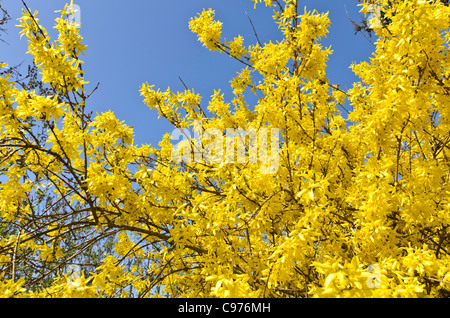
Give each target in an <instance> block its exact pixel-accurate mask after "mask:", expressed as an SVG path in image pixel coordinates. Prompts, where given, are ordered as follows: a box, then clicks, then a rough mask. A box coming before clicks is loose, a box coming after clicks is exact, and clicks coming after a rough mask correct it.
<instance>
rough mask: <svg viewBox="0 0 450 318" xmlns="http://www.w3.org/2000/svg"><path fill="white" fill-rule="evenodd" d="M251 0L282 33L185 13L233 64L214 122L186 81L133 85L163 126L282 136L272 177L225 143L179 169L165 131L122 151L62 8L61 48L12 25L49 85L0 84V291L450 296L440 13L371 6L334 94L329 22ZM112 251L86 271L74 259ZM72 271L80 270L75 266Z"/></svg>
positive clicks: (192, 142) (395, 4)
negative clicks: (378, 15)
mask: <svg viewBox="0 0 450 318" xmlns="http://www.w3.org/2000/svg"><path fill="white" fill-rule="evenodd" d="M253 1H254V2H255V7H257V6H258V3H260V2H263V5H266V6H271V7H273V10H274V16H273V19H274V21H275V23H277V24H278V26H279V28H280V30H281V32H282V34H283V37H284V39H283V40H282V41H279V42H275V43H273V42H269V43H264V44H261V43H257V44H255V45H249V46H245V45H244V39H243V37H241V36H237V37H234V39H233V40H231V41H228V40H226V39H224V38H223V35H222V23H221V22H219V21H217V20H215V13H214V11H213V10H204V11H203V12H202V13H200V14H199V15H198V16H196V17H194V18H192V19H191V21H190V22H189V27H190V29H191V30H192V31H193V32H194V33H196V34H197V35H198V39H199V40H200V41H201V42H202V44H203V45H204V46H205V47H206V48H208V49H209V50H211V51H218V52H221V53H225V54H228V55H229V56H230V57H232V58H234V59H236V60H238V61H240V62H241V63H242V65H243V68H242V70H241V71H240V72H239V73H238V74H237V75H236V77H235V78H234V79H232V80H231V86H232V88H233V95H234V99H233V100H232V101H231V103H228V102H226V101H225V100H224V97H223V94H221V92H220V90H218V91H215V93H214V95H213V96H212V97H211V99H210V101H209V102H208V103H207V111H208V112H209V113H208V114H207V113H205V110H206V109H205V108H204V107H202V104H201V98H200V96H199V95H197V94H196V93H194V91H193V90H188V89H186V90H185V91H184V92H173V91H171V90H170V89H168V90H166V91H161V90H159V89H155V88H154V86H153V85H149V84H147V83H145V84H143V85H142V88H141V94H142V96H143V99H144V102H145V104H146V105H148V106H149V107H150V108H151V109H156V110H157V111H158V113H159V115H160V116H162V117H165V118H166V119H167V120H169V121H170V123H171V124H173V125H174V128H179V129H184V128H188V129H192V128H195V129H197V131H198V132H200V133H202V132H205V131H206V130H209V131H211V129H216V130H218V131H219V135H220V134H221V132H223V131H225V130H226V129H237V128H241V129H243V130H245V131H250V130H252V129H253V130H255V131H260V130H261V129H262V128H265V129H268V131H270V129H278V130H279V139H278V143H277V146H278V148H276V151H275V149H274V148H273V147H272V150H271V156H272V157H274V156H278V162H277V163H278V165H277V166H276V169H274V170H272V171H271V173H268V172H267V170H264V169H261V167H262V166H263V163H262V162H261V161H262V160H259V161H258V160H256V161H255V160H254V161H252V162H250V160H248V162H239V161H238V162H233V160H231V162H225V161H224V160H222V161H221V160H220V159H223V157H222V156H224V154H223V153H221V152H220V151H219V152H217V151H216V152H215V156H214V157H213V156H212V155H211V157H208V155H207V154H205V156H204V157H201V156H200V158H198V157H199V156H197V158H194V157H195V156H196V154H194V155H193V156H192V157H190V155H192V152H188V153H187V157H185V158H184V160H178V161H175V160H173V158H172V153H173V149H174V146H173V144H172V143H171V139H170V135H169V134H167V135H166V136H165V137H164V139H163V140H162V141H161V143H160V144H159V147H157V148H153V147H150V146H148V145H135V144H134V139H133V130H132V128H130V127H128V126H127V125H126V124H124V123H123V122H121V121H120V120H119V119H117V118H116V117H115V115H114V114H113V113H112V112H106V113H103V114H100V115H97V116H95V117H94V116H93V115H92V114H91V113H89V112H88V103H87V100H88V98H89V96H90V93H89V94H88V93H86V91H85V89H84V88H85V84H86V83H87V82H86V81H85V75H84V72H83V71H82V68H81V65H82V61H81V60H80V56H81V55H83V54H84V51H85V50H86V47H85V46H84V45H83V44H82V37H81V35H80V34H79V29H77V28H76V26H75V25H73V24H71V23H68V22H67V16H68V15H70V14H71V13H72V12H71V6H66V7H65V9H64V10H63V11H61V18H58V19H57V20H56V26H55V28H56V29H57V30H58V32H59V36H58V39H56V40H54V41H53V40H52V39H51V38H50V37H49V36H48V33H47V31H46V30H45V29H44V28H43V27H42V26H41V25H40V24H39V20H38V18H37V14H36V13H31V11H30V10H28V8H27V10H24V11H23V17H22V18H21V19H20V25H19V27H20V29H21V32H20V33H21V34H22V35H25V36H26V38H27V39H28V45H29V50H28V53H30V54H32V55H33V56H34V60H35V63H36V64H37V66H38V67H39V69H40V72H41V80H42V82H43V83H45V84H46V85H48V86H49V88H50V89H51V92H53V93H52V94H51V95H48V96H40V95H39V94H37V93H36V92H35V91H27V90H25V89H23V88H21V87H20V86H19V85H17V83H15V82H12V81H11V80H10V76H9V75H4V76H3V77H0V92H1V94H0V113H1V114H0V123H1V132H0V134H1V136H0V169H1V172H2V174H3V175H2V177H1V184H0V225H1V227H0V234H1V236H0V268H1V271H2V272H1V274H0V296H4V297H167V296H169V297H448V295H449V293H450V254H449V253H450V246H449V242H450V232H449V221H450V183H449V178H450V161H449V156H450V151H449V150H450V107H449V105H450V78H449V77H450V58H449V53H450V52H449V42H450V35H449V27H450V8H449V7H448V6H446V5H444V4H443V3H441V1H425V0H405V1H387V0H377V1H370V2H369V1H364V3H363V4H362V12H365V13H367V11H368V9H369V6H370V5H374V4H376V5H378V6H379V8H380V10H381V12H382V16H383V19H384V20H383V23H382V24H381V26H380V27H379V28H376V29H375V30H374V31H375V33H376V35H377V41H376V42H375V46H376V47H375V52H374V55H373V56H372V57H371V58H370V59H369V60H368V61H367V62H363V63H360V64H355V65H352V69H353V71H354V72H355V74H357V75H358V76H359V78H360V79H361V81H360V82H357V83H355V84H354V85H353V87H352V88H350V89H349V90H347V91H343V90H341V89H339V86H338V85H332V84H330V83H329V81H328V79H327V75H326V66H327V63H328V58H329V56H330V54H332V51H331V49H330V48H325V47H323V46H322V45H321V44H320V43H321V42H320V41H321V39H322V38H323V37H326V35H327V32H328V27H329V25H330V20H329V18H328V15H327V14H321V13H318V12H316V11H308V10H307V9H306V8H305V10H304V11H303V10H300V8H299V2H298V1H296V0H283V1H270V0H268V1H267V0H265V1H261V0H260V1H258V0H253ZM1 66H2V67H3V68H5V67H7V65H6V64H5V63H2V64H1ZM256 78H258V80H256ZM259 79H261V80H259ZM248 90H250V91H252V92H254V93H256V94H257V95H259V96H261V97H260V98H259V100H258V102H257V103H256V104H255V105H249V104H248V103H247V102H246V100H245V98H244V93H245V92H246V91H248ZM344 103H345V104H346V105H347V106H348V107H351V110H350V111H349V113H348V114H341V111H340V110H341V109H342V108H341V107H340V105H343V104H344ZM199 121H200V122H201V125H198V122H199ZM216 137H217V135H216ZM261 138H262V137H261V135H260V139H258V140H259V144H261V143H262V141H261V140H262V139H261ZM273 138H274V136H272V137H271V140H272V141H273V140H274V139H273ZM184 146H185V147H187V148H189V149H191V150H194V148H195V149H197V148H202V149H203V148H208V144H207V143H206V141H203V142H202V141H201V140H200V141H199V140H198V139H195V138H190V139H187V140H185V142H184ZM244 146H245V147H246V148H245V149H250V148H251V146H252V144H250V141H244ZM233 150H234V148H233ZM211 154H212V152H211ZM228 159H229V158H228ZM260 159H261V158H260ZM272 163H273V162H272ZM45 198H46V199H45ZM105 242H109V244H110V245H108V246H110V247H111V248H109V249H108V250H107V251H106V252H105V251H103V252H104V253H102V254H101V255H96V257H97V258H98V262H97V263H96V265H95V266H93V265H92V264H91V266H90V267H89V266H87V265H83V264H80V260H81V257H82V256H83V255H84V254H85V253H87V251H90V252H92V250H91V249H90V248H91V247H92V246H94V245H96V244H97V245H98V244H105ZM105 246H106V245H105ZM92 253H93V252H92ZM74 264H78V265H79V266H81V267H80V268H81V274H78V275H69V274H68V272H67V269H68V267H69V265H74Z"/></svg>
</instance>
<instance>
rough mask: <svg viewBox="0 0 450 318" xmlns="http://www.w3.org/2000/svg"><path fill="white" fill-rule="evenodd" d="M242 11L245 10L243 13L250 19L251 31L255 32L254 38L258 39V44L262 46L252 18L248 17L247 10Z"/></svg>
mask: <svg viewBox="0 0 450 318" xmlns="http://www.w3.org/2000/svg"><path fill="white" fill-rule="evenodd" d="M244 12H245V15H246V16H247V18H248V21H250V24H251V25H252V29H253V32H254V33H255V36H256V40H257V41H258V44H259V46H262V44H261V42H260V41H259V37H258V33H256V29H255V26H254V25H253V22H252V19H250V17H249V15H248V13H247V11H244Z"/></svg>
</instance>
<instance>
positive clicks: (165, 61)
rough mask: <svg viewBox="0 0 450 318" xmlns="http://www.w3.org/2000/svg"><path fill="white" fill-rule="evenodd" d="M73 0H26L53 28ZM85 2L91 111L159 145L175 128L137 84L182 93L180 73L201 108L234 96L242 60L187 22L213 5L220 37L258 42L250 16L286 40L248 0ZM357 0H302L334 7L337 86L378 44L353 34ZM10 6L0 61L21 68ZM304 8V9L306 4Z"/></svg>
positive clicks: (15, 9)
mask: <svg viewBox="0 0 450 318" xmlns="http://www.w3.org/2000/svg"><path fill="white" fill-rule="evenodd" d="M67 2H70V0H26V3H27V5H28V6H29V7H30V9H31V10H32V11H34V10H38V11H39V13H38V18H39V19H40V23H41V24H42V25H43V26H44V27H45V28H46V29H47V31H48V32H50V34H51V35H52V34H55V30H54V29H53V25H54V19H55V18H56V17H58V16H59V13H55V11H56V10H61V9H62V8H63V7H64V5H65V3H67ZM74 3H75V4H77V5H79V7H80V8H81V22H82V26H81V34H82V35H83V37H84V41H83V43H84V44H86V45H87V47H88V49H87V51H86V56H85V57H84V59H83V58H82V59H83V60H84V62H85V64H84V65H83V69H84V71H85V72H86V74H85V78H86V79H87V80H88V81H90V84H89V86H88V89H87V91H90V90H91V89H93V88H94V87H95V85H96V84H97V83H98V82H100V86H99V89H98V90H97V92H96V93H94V95H92V97H91V98H90V100H89V102H88V107H89V111H93V112H94V113H96V112H98V113H101V112H104V111H107V110H109V109H111V110H112V111H113V112H114V113H115V114H116V116H117V117H118V118H119V119H120V120H124V121H125V123H126V124H128V125H129V126H133V127H134V130H135V135H136V138H135V142H136V143H137V144H141V143H150V144H152V145H156V144H157V143H158V141H159V140H161V138H162V136H163V135H164V133H165V132H171V131H172V129H173V128H172V127H171V126H170V125H169V124H168V123H167V122H166V121H165V119H163V118H161V119H158V118H157V117H158V115H157V112H156V111H153V110H150V109H149V108H147V106H145V104H144V103H143V102H142V100H143V99H142V96H140V94H139V88H140V86H141V85H142V83H144V82H148V83H149V84H151V85H155V86H156V87H159V88H161V89H162V90H165V89H166V88H167V87H168V86H170V88H171V89H172V90H174V91H177V90H178V91H182V90H183V89H184V88H183V84H182V83H181V82H180V80H179V79H178V77H179V76H180V77H181V78H182V79H183V81H184V82H185V83H186V85H187V86H188V87H189V88H192V89H194V91H195V92H196V93H198V94H200V95H201V96H202V104H203V105H205V106H204V107H203V108H204V109H206V105H207V103H208V101H209V98H210V96H211V95H212V93H213V90H214V89H216V90H217V89H219V88H220V89H221V90H222V92H224V93H225V99H228V100H231V99H232V96H231V89H230V85H229V81H230V80H231V78H232V77H233V76H234V75H235V74H236V72H237V71H238V70H239V69H240V68H241V65H240V64H239V63H238V62H236V61H234V60H232V59H231V58H230V57H228V56H227V55H225V54H220V53H218V52H215V53H213V52H210V51H208V50H207V49H206V48H205V47H202V45H201V43H200V42H198V41H197V38H196V36H195V35H194V34H193V33H192V32H191V31H190V30H189V28H188V22H189V20H190V19H191V18H192V17H194V16H195V15H196V14H197V13H200V12H201V11H202V10H203V8H206V9H208V8H212V9H214V10H215V11H216V19H218V20H220V21H221V22H223V29H222V35H223V37H225V38H227V39H230V40H231V39H232V38H233V37H235V36H237V35H239V34H240V35H242V36H243V37H244V40H245V44H246V45H248V44H254V43H256V38H255V36H254V33H253V30H252V27H251V25H250V23H249V21H248V18H247V15H246V12H247V14H248V15H249V16H250V18H251V19H252V21H253V24H254V26H255V28H256V30H257V32H258V36H259V38H260V40H261V42H263V43H264V42H269V41H270V40H272V41H275V40H278V39H281V33H280V31H279V30H278V29H277V26H276V25H275V23H274V22H273V20H272V18H271V16H272V9H269V8H266V7H264V6H263V5H259V6H257V8H256V10H255V9H254V7H253V4H254V3H253V1H251V0H172V1H156V0H150V1H144V0H132V1H117V0H110V1H106V0H74ZM357 3H358V2H357V1H356V0H299V4H300V7H301V8H303V7H304V6H306V8H307V9H308V10H312V9H316V10H317V11H319V12H327V11H329V18H330V20H331V27H330V33H329V35H328V38H327V39H325V40H324V41H322V43H323V45H324V46H327V47H328V46H329V45H331V48H332V50H333V51H334V53H333V55H332V56H331V57H330V61H329V63H328V69H327V74H328V77H329V79H330V81H331V83H333V84H338V83H339V84H341V87H343V88H345V87H347V88H349V87H351V85H352V83H353V82H355V81H357V80H358V79H357V78H356V77H355V76H354V75H353V73H352V72H351V70H350V69H349V66H350V65H351V64H352V63H353V62H361V61H363V60H368V59H369V57H370V55H371V54H372V52H373V46H372V45H371V44H370V43H369V42H368V41H367V40H366V39H365V38H364V37H363V36H362V35H361V34H358V35H355V34H354V30H353V25H352V23H351V22H350V21H349V20H348V18H347V14H346V9H347V11H348V14H349V16H350V17H351V18H352V19H353V20H355V21H360V16H361V14H360V13H358V11H359V7H357ZM1 4H2V6H3V7H4V8H6V10H7V11H8V12H9V14H10V16H11V21H10V22H9V24H8V26H7V28H8V34H6V35H2V38H3V39H4V40H5V41H6V42H7V43H6V44H5V43H2V42H0V52H1V55H0V61H3V62H7V63H9V64H10V65H11V66H12V65H16V64H19V63H21V62H23V67H22V71H23V72H24V73H25V72H26V69H27V67H26V65H27V64H30V63H31V57H30V56H29V55H27V54H25V52H26V51H27V43H26V38H25V37H23V38H22V39H19V34H18V32H19V29H18V28H16V27H15V26H14V25H16V24H17V21H16V19H17V18H19V17H20V16H21V9H22V7H23V5H22V2H21V1H20V0H2V1H1ZM302 11H303V10H302Z"/></svg>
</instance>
